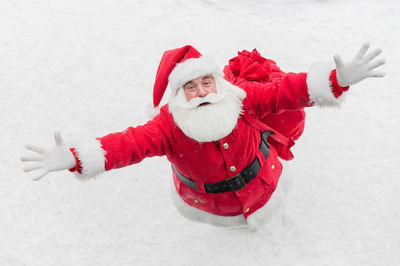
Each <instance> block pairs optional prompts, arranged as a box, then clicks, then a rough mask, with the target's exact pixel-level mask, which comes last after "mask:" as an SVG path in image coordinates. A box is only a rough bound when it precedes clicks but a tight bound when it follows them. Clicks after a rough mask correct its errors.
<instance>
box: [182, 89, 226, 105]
mask: <svg viewBox="0 0 400 266" xmlns="http://www.w3.org/2000/svg"><path fill="white" fill-rule="evenodd" d="M224 98H225V94H222V93H219V94H216V93H209V94H207V95H206V96H205V97H196V98H193V99H191V100H190V101H189V102H187V103H185V104H183V105H181V107H182V108H185V109H194V108H197V107H199V106H200V105H201V104H203V103H218V102H220V101H222V100H223V99H224Z"/></svg>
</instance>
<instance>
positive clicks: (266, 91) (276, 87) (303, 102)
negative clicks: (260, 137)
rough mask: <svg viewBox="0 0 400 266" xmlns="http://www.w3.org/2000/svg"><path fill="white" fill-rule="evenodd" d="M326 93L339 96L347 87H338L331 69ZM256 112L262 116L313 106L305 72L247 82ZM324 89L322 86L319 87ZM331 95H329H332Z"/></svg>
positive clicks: (333, 71) (248, 92)
mask: <svg viewBox="0 0 400 266" xmlns="http://www.w3.org/2000/svg"><path fill="white" fill-rule="evenodd" d="M327 84H328V85H327V86H328V89H329V92H327V93H328V94H331V95H332V96H334V97H335V98H339V97H340V96H341V95H342V94H343V92H345V91H347V90H348V89H349V87H344V88H343V87H340V86H339V84H338V82H337V79H336V70H332V71H331V72H330V75H329V80H328V79H327ZM244 89H245V91H246V93H247V97H246V100H247V101H248V102H249V103H250V105H251V106H252V108H253V109H254V111H255V112H256V114H258V115H259V116H260V117H263V116H264V115H266V114H269V113H280V112H282V111H286V110H299V109H303V108H305V107H310V106H314V105H315V103H314V102H313V101H312V100H310V95H309V88H308V86H307V73H298V74H296V73H287V74H285V75H282V76H281V77H278V78H275V79H274V80H272V81H271V82H269V83H264V84H263V83H259V82H249V83H248V85H247V86H246V87H245V88H244ZM320 90H321V91H323V90H324V88H323V87H321V89H320ZM332 96H331V97H332Z"/></svg>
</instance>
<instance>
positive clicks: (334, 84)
mask: <svg viewBox="0 0 400 266" xmlns="http://www.w3.org/2000/svg"><path fill="white" fill-rule="evenodd" d="M368 47H369V46H368V44H365V45H363V46H362V47H361V49H360V51H359V52H358V53H357V55H356V56H355V58H354V59H353V60H351V61H349V62H346V63H345V62H343V61H342V59H341V58H340V57H339V56H335V57H334V62H335V64H336V69H333V68H332V67H331V66H330V65H329V64H326V63H320V64H315V65H313V66H312V67H311V68H310V70H309V71H308V73H299V74H296V73H283V72H282V71H280V69H279V68H278V67H277V66H276V64H275V62H273V61H272V60H268V59H265V58H262V57H261V56H260V55H259V54H258V52H257V51H256V50H254V51H253V52H251V53H250V52H247V51H243V52H241V53H239V55H238V57H235V58H234V59H232V60H231V61H230V64H229V65H228V66H226V67H225V69H224V72H222V71H221V70H220V69H219V68H218V66H217V65H216V64H215V63H214V62H213V61H212V60H211V59H210V58H208V57H206V56H202V55H201V54H200V53H199V52H198V51H197V50H196V49H195V48H193V47H192V46H190V45H187V46H184V47H181V48H178V49H173V50H168V51H166V52H165V53H164V55H163V56H162V59H161V62H160V65H159V68H158V71H157V75H156V81H155V85H154V91H153V92H154V93H153V103H154V106H155V107H157V106H158V105H159V104H160V101H161V99H162V97H163V95H164V94H165V91H166V88H167V86H169V88H170V90H171V94H170V97H169V100H168V104H166V105H164V106H162V107H161V108H160V111H159V113H158V115H157V116H155V117H154V118H153V119H152V120H150V121H148V122H147V123H146V124H145V125H141V126H137V127H129V128H127V129H126V130H124V131H123V132H119V133H112V134H109V135H107V136H104V137H101V138H97V139H92V140H85V141H82V142H79V143H75V144H74V145H72V147H68V146H67V145H66V144H65V143H64V141H63V140H62V138H61V135H60V133H59V132H56V133H55V140H56V145H55V147H53V148H52V149H43V148H40V147H37V146H33V145H30V144H28V145H26V148H27V149H29V150H32V151H34V152H36V153H38V154H37V155H35V156H24V157H22V160H23V161H35V162H36V163H35V164H34V165H31V166H26V167H25V168H24V170H25V171H32V170H36V169H42V173H40V174H39V175H38V176H36V177H35V178H34V180H38V179H40V178H42V177H43V176H45V175H46V174H48V173H49V172H51V171H58V170H65V169H69V170H70V171H72V172H75V173H76V176H77V177H78V178H81V179H88V178H91V177H94V176H96V175H98V174H100V173H102V172H104V171H109V170H111V169H116V168H121V167H125V166H128V165H131V164H134V163H138V162H140V161H141V160H143V159H144V158H146V157H151V156H166V157H167V159H168V160H169V161H170V162H171V169H172V177H173V184H174V192H173V199H174V203H175V205H176V206H177V209H178V211H179V212H180V213H181V214H182V215H184V216H185V217H187V218H189V219H192V220H196V221H202V222H207V223H211V224H216V225H230V226H232V225H246V224H248V225H249V226H250V228H253V229H254V228H257V227H259V226H260V225H262V224H264V223H265V221H266V220H267V219H268V218H270V217H271V215H272V214H273V212H274V211H275V210H276V208H277V206H278V205H279V203H280V202H281V195H282V193H281V192H282V191H281V190H282V189H281V188H279V189H277V185H278V181H279V180H280V176H281V173H282V164H281V162H280V160H279V159H278V157H281V158H282V159H285V160H288V159H292V158H293V156H292V154H291V152H290V150H289V148H290V147H291V146H292V145H293V144H294V142H293V139H295V138H297V137H298V136H299V135H300V134H301V131H302V129H303V128H302V126H301V123H300V126H293V125H294V124H296V125H298V124H299V123H298V121H297V120H296V121H294V120H295V119H294V118H293V119H291V117H294V116H290V115H289V116H288V115H286V117H285V119H280V120H279V122H278V123H277V122H276V121H275V122H274V123H273V125H274V126H271V125H268V121H269V119H270V118H271V120H272V119H273V118H272V117H273V116H274V115H278V116H279V115H280V114H284V113H285V112H290V111H297V112H299V110H302V109H303V108H305V107H310V106H315V105H317V106H339V105H340V104H341V103H342V102H343V100H344V97H345V91H347V90H348V88H349V87H348V86H349V85H352V84H355V83H357V82H359V81H361V80H363V79H365V78H367V77H383V76H384V73H382V72H376V71H374V69H375V68H377V67H379V66H380V65H382V64H384V61H383V60H382V59H378V60H374V59H375V58H376V57H377V56H378V55H379V54H380V53H381V50H380V49H376V50H375V51H373V52H371V53H369V54H367V50H368ZM300 112H301V111H300ZM286 114H287V113H286ZM289 114H291V113H289ZM293 114H294V113H293ZM297 114H298V113H297ZM302 118H304V116H303V117H302ZM288 125H289V127H291V129H292V130H291V131H292V132H291V133H290V134H288V133H287V128H288ZM282 131H284V132H286V133H285V134H283V133H282ZM293 131H294V133H293ZM288 178H289V176H284V177H283V178H282V182H280V186H279V187H281V186H282V184H281V183H283V181H288Z"/></svg>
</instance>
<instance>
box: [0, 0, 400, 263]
mask: <svg viewBox="0 0 400 266" xmlns="http://www.w3.org/2000/svg"><path fill="white" fill-rule="evenodd" d="M0 13H1V14H2V15H1V16H0V34H1V38H0V60H1V61H0V62H1V63H0V93H1V97H0V124H1V130H0V147H1V149H2V150H1V153H0V160H1V162H2V164H1V166H0V198H1V201H0V264H1V265H244V264H246V265H294V264H295V265H399V264H400V226H399V220H400V208H399V206H398V204H399V202H400V189H399V188H400V179H399V176H400V171H399V170H400V156H399V150H400V130H399V128H400V126H399V117H400V108H399V107H398V105H399V103H400V92H399V91H400V90H399V89H400V88H399V85H398V84H399V83H400V75H399V74H398V73H399V69H400V56H399V53H398V50H397V49H398V41H399V40H400V34H399V33H400V5H399V4H398V2H396V1H384V0H382V1H374V0H365V1H361V0H356V1H349V2H346V1H344V0H338V1H333V0H332V1H328V0H325V1H323V0H319V1H317V0H297V1H296V0H285V1H278V0H270V1H261V0H253V1H239V0H232V1H226V0H216V1H212V0H203V1H184V0H158V1H124V0H118V1H112V0H102V1H91V0H79V1H78V0H70V1H51V0H48V1H46V0H31V1H29V0H25V1H12V0H2V1H1V3H0ZM364 41H369V42H370V43H371V44H372V47H382V48H383V49H384V54H383V55H384V57H385V59H386V60H387V64H386V65H385V66H384V67H383V68H382V69H383V70H384V71H385V72H386V74H387V76H386V77H385V78H383V79H369V80H366V81H364V82H362V83H360V84H357V85H355V86H353V87H352V88H351V90H350V92H349V93H348V97H347V99H346V102H345V103H344V105H343V106H342V108H340V109H317V108H310V109H308V110H307V124H306V129H305V132H304V134H303V136H302V138H301V139H300V140H299V141H298V142H297V144H296V146H295V147H294V149H293V150H294V154H295V160H294V161H292V162H290V163H289V164H288V167H290V170H291V171H292V172H293V173H295V181H294V184H293V188H292V190H291V193H290V194H289V196H288V198H287V205H286V207H285V211H284V213H283V214H282V215H280V216H277V217H275V218H273V219H272V220H271V221H270V222H269V223H268V224H267V225H266V226H265V227H264V228H263V229H262V230H259V231H257V232H251V231H249V230H248V229H246V228H242V229H231V228H220V227H213V226H210V225H206V224H198V223H193V222H191V221H188V220H186V219H185V218H183V217H181V216H179V214H178V213H177V211H176V210H175V209H174V207H173V205H172V202H171V199H170V179H171V173H170V166H169V163H168V162H167V160H166V159H165V158H151V159H146V160H144V161H143V162H142V163H140V164H138V165H133V166H130V167H127V168H124V169H120V170H114V171H111V172H108V173H106V174H105V175H103V176H101V177H98V178H96V179H94V180H91V181H88V182H81V181H79V180H77V179H76V178H74V177H73V174H71V173H69V172H56V173H52V174H50V175H48V176H46V177H45V178H44V179H42V180H41V181H38V182H33V181H32V180H31V175H30V174H26V173H24V172H23V171H22V165H21V162H20V161H19V158H20V156H21V155H22V154H23V153H24V152H25V151H24V145H25V143H36V144H38V145H44V146H48V147H50V146H52V145H53V143H54V139H53V132H54V131H55V130H61V132H62V134H63V136H64V137H65V138H66V139H71V138H72V137H73V136H82V135H87V136H92V137H95V136H102V135H105V134H107V133H110V132H115V131H121V130H123V129H125V128H126V127H128V126H132V125H139V124H141V123H143V122H145V121H146V120H147V117H146V114H145V113H146V111H145V110H147V109H148V105H150V104H151V102H152V86H153V82H154V77H155V73H156V69H157V66H158V63H159V60H160V58H161V55H162V52H163V51H164V50H166V49H170V48H176V47H179V46H182V45H185V44H192V45H194V46H195V47H196V48H197V49H198V50H199V51H201V52H202V53H203V54H207V55H209V56H212V57H214V58H215V60H216V61H217V63H219V64H220V65H221V67H222V66H223V65H224V64H226V63H227V60H228V59H229V58H231V57H233V56H234V55H235V53H236V52H237V51H238V50H243V49H248V50H249V49H253V48H257V49H258V50H259V52H260V53H261V54H262V55H264V56H265V57H268V58H272V59H273V60H275V61H277V62H278V64H279V66H280V67H281V68H282V69H283V70H285V71H292V72H301V71H307V69H308V67H309V66H310V65H311V64H312V63H313V62H316V61H320V60H332V56H333V55H334V54H336V53H337V54H340V55H341V56H342V57H343V58H344V59H346V58H348V59H350V58H351V57H352V56H353V55H354V54H355V52H356V51H357V50H358V49H359V47H360V46H361V44H362V43H363V42H364Z"/></svg>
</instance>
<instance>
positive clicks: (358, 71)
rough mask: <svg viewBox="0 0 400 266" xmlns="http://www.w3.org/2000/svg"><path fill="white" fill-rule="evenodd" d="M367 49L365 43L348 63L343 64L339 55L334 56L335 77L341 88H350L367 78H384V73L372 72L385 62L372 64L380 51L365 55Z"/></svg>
mask: <svg viewBox="0 0 400 266" xmlns="http://www.w3.org/2000/svg"><path fill="white" fill-rule="evenodd" d="M368 48H369V44H368V43H365V44H364V45H363V46H362V47H361V49H360V50H359V51H358V53H357V55H356V57H354V59H353V60H352V61H350V62H346V63H345V62H343V60H342V58H340V56H339V55H335V56H334V57H333V59H334V60H335V64H336V77H337V80H338V83H339V85H340V86H341V87H346V86H350V85H353V84H356V83H357V82H360V81H361V80H363V79H365V78H368V77H378V78H381V77H384V76H385V73H384V72H381V71H372V70H373V69H375V68H377V67H379V66H381V65H383V64H385V60H383V59H379V60H375V61H374V62H372V60H373V59H375V58H376V57H377V56H378V55H379V54H380V53H382V49H379V48H378V49H375V50H374V51H373V52H371V53H369V54H367V55H365V54H366V53H367V50H368Z"/></svg>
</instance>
